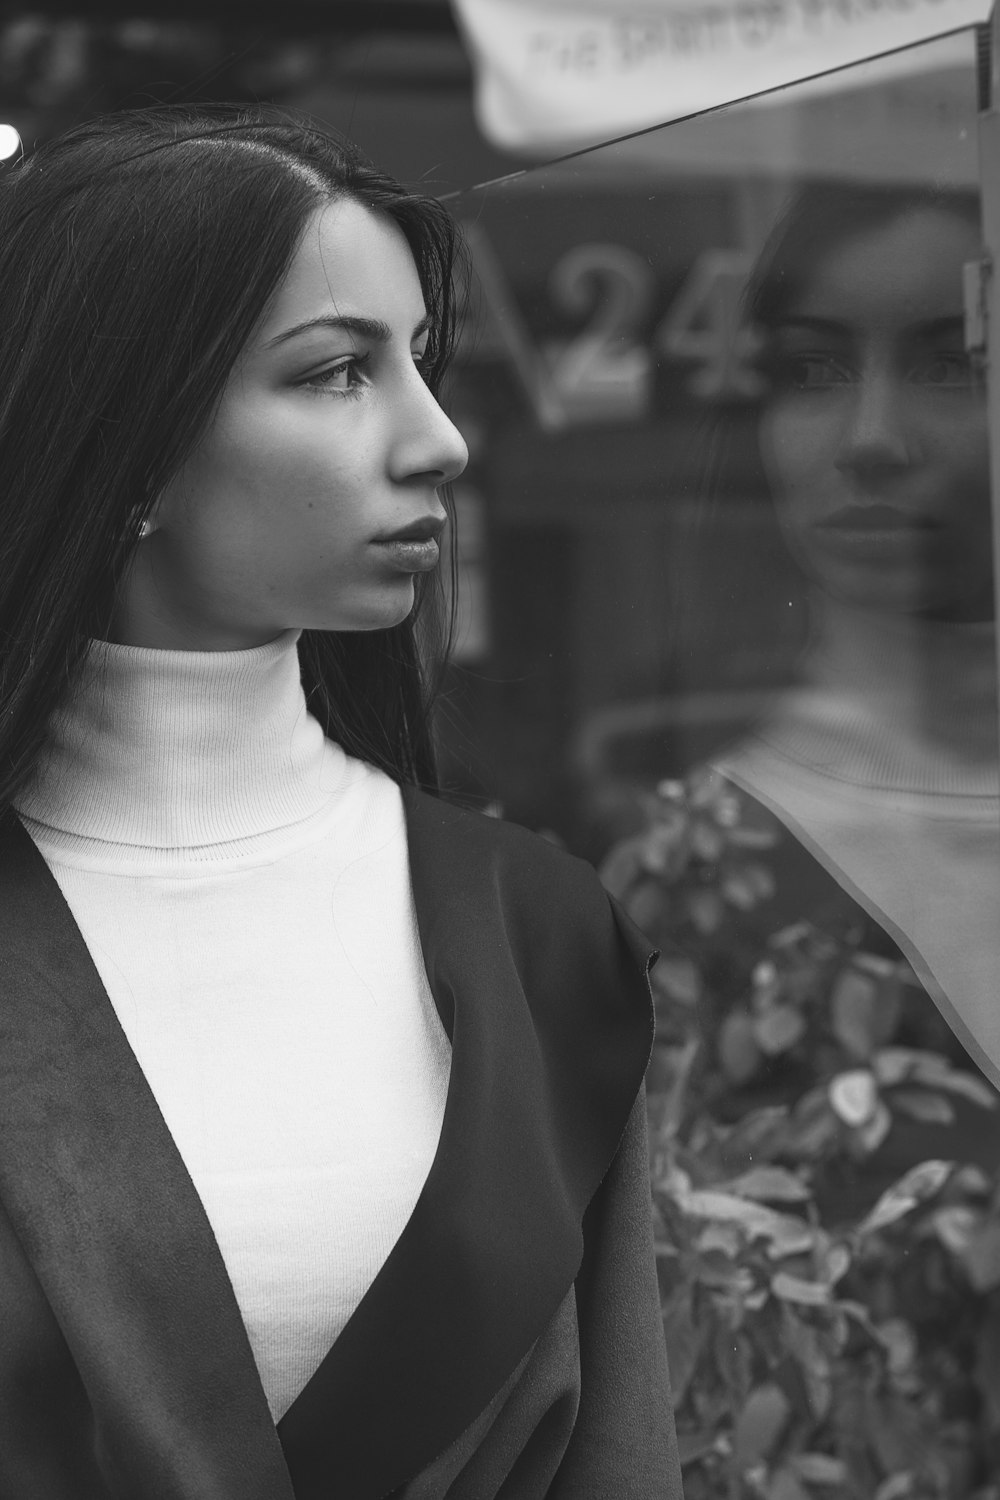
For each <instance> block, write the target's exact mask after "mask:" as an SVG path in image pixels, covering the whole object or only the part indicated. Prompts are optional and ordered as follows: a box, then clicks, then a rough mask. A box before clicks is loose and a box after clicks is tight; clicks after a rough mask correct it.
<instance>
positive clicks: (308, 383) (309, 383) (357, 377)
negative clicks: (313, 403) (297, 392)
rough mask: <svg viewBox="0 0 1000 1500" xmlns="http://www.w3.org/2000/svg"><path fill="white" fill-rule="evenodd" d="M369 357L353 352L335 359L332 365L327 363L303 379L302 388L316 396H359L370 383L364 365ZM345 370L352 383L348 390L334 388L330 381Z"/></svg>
mask: <svg viewBox="0 0 1000 1500" xmlns="http://www.w3.org/2000/svg"><path fill="white" fill-rule="evenodd" d="M369 357H370V356H369V355H367V354H352V355H350V356H348V357H347V358H344V359H338V360H335V361H334V363H333V364H332V365H327V367H326V369H325V370H317V371H316V374H315V375H310V376H309V377H308V378H307V379H306V380H303V381H302V382H301V386H302V389H303V390H305V391H311V392H312V394H313V395H314V396H338V397H342V398H343V397H355V396H359V395H360V394H361V391H362V390H363V389H364V387H365V386H366V385H367V383H368V382H367V380H366V379H365V378H364V367H365V365H366V364H367V363H368V360H369ZM345 372H346V373H347V374H349V375H350V377H351V384H350V385H349V386H348V387H347V389H346V390H342V391H340V390H334V389H333V387H332V386H331V385H330V383H329V382H330V381H331V380H335V379H336V377H337V376H338V375H343V374H344V373H345Z"/></svg>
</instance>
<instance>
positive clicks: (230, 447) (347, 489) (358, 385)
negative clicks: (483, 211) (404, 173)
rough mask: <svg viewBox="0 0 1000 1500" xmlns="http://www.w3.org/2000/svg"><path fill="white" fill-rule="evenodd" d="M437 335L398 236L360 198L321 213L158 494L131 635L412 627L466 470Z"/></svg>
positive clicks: (266, 634) (135, 586) (176, 642)
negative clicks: (453, 489) (448, 508)
mask: <svg viewBox="0 0 1000 1500" xmlns="http://www.w3.org/2000/svg"><path fill="white" fill-rule="evenodd" d="M427 338H428V333H427V310H426V308H425V305H424V298H423V293H422V290H421V285H420V279H419V276H418V274H417V269H416V266H415V263H414V260H413V256H412V254H411V252H410V249H409V246H408V245H407V243H406V239H405V237H404V236H403V234H402V231H401V230H400V229H399V227H398V226H397V225H396V224H395V223H394V222H393V221H392V220H390V219H389V218H387V217H385V216H384V215H381V214H378V213H375V212H372V211H371V210H369V209H368V208H366V207H364V206H363V205H361V204H359V203H357V202H354V201H353V200H350V199H341V200H338V201H337V202H335V203H333V204H332V205H330V206H329V207H326V208H324V209H322V210H319V211H317V212H316V213H315V214H314V215H313V216H312V218H311V219H310V220H309V221H308V223H307V226H306V230H305V233H304V235H303V238H302V241H301V244H300V246H299V249H298V251H297V252H296V254H295V256H294V258H293V260H292V262H291V265H290V267H289V270H288V272H287V274H286V276H285V278H284V281H283V282H282V283H281V285H280V286H279V288H278V291H277V293H276V295H275V297H274V298H273V300H272V303H271V305H270V307H269V309H268V311H267V312H266V314H265V316H264V318H263V319H262V321H261V323H260V325H259V327H258V328H257V329H256V331H255V333H254V334H253V335H252V336H251V338H250V340H249V342H248V345H247V347H246V349H245V350H244V351H243V354H242V356H241V358H240V360H239V361H238V362H237V365H236V367H235V368H234V370H233V371H232V373H231V376H230V378H229V381H228V384H227V386H226V389H225V391H224V394H223V397H222V401H221V404H220V406H219V409H218V412H217V415H216V417H215V419H214V421H213V423H212V425H211V427H210V429H209V430H208V432H207V433H206V435H205V436H204V438H203V439H202V441H201V442H200V444H199V445H198V447H197V448H196V450H195V452H194V453H193V454H192V456H191V458H190V459H189V460H188V462H187V463H186V464H185V465H184V467H183V468H182V470H181V471H180V473H179V474H177V475H176V476H175V478H174V479H173V480H172V481H171V483H170V484H169V485H168V486H167V488H166V490H165V491H164V492H163V494H162V495H161V497H160V499H159V502H158V504H157V506H156V509H155V511H154V513H153V517H152V519H153V523H154V526H155V528H156V529H155V530H154V532H153V533H152V535H151V536H149V537H148V538H147V539H146V540H144V541H143V542H141V543H140V545H139V548H138V551H137V554H136V558H135V563H134V566H133V568H132V571H131V574H130V576H129V578H128V579H127V581H126V584H125V588H124V590H123V594H122V599H121V609H120V611H119V614H118V617H117V619H116V622H115V627H114V633H115V635H116V638H117V639H118V640H120V641H122V642H124V643H126V644H133V645H144V646H154V647H166V648H170V647H173V648H180V649H189V650H227V649H242V648H245V647H250V646H256V645H262V644H264V643H265V642H267V641H269V640H273V639H274V638H275V636H277V635H278V634H280V633H281V632H282V631H283V630H286V629H293V628H304V629H315V630H370V629H378V628H382V627H386V626H391V625H395V624H398V623H399V622H400V621H401V620H403V619H404V618H405V617H406V615H407V614H408V613H409V611H410V609H411V608H412V606H413V598H414V592H413V588H414V582H413V581H414V575H415V574H416V573H418V572H423V571H426V570H427V569H429V568H432V567H433V566H434V565H435V563H436V562H437V543H436V537H437V536H438V534H439V533H440V530H441V528H442V526H443V524H444V521H445V511H444V508H443V507H442V505H441V501H440V499H439V498H438V494H437V489H438V486H440V485H441V484H442V483H444V482H445V481H446V480H448V479H451V478H453V477H454V476H455V475H456V474H459V473H460V472H461V470H462V468H463V467H464V465H465V461H466V449H465V444H464V442H463V441H462V438H461V436H460V434H459V433H458V431H457V430H456V429H455V427H454V426H453V425H452V423H451V422H450V421H449V420H448V418H447V417H446V416H445V414H444V412H443V411H442V410H441V408H440V407H439V406H438V404H437V401H436V400H435V398H434V397H433V395H432V394H431V392H430V391H429V389H428V387H427V385H426V384H425V381H424V379H423V376H422V375H421V372H420V361H421V358H422V356H423V353H424V350H425V348H426V345H427Z"/></svg>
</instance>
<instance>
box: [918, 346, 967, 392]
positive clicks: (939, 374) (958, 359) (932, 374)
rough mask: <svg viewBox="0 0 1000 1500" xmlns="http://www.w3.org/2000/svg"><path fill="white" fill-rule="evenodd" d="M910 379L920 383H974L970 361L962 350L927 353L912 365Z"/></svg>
mask: <svg viewBox="0 0 1000 1500" xmlns="http://www.w3.org/2000/svg"><path fill="white" fill-rule="evenodd" d="M910 379H911V380H915V381H918V382H919V383H920V384H921V385H947V386H960V387H968V386H970V385H974V384H975V383H976V376H975V372H974V371H973V368H972V362H971V360H970V359H969V356H968V355H967V354H965V353H964V352H962V353H956V352H951V353H947V354H929V355H927V357H926V358H925V359H923V360H921V361H920V362H919V363H918V364H916V365H915V366H914V367H913V369H912V371H911V372H910Z"/></svg>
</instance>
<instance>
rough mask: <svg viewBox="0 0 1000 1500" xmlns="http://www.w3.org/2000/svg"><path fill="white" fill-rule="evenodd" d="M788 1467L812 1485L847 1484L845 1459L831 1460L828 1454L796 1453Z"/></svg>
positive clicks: (789, 1461)
mask: <svg viewBox="0 0 1000 1500" xmlns="http://www.w3.org/2000/svg"><path fill="white" fill-rule="evenodd" d="M788 1467H789V1468H790V1469H791V1470H792V1471H793V1473H795V1474H797V1475H798V1477H799V1478H800V1479H807V1480H808V1481H809V1483H810V1484H846V1483H847V1477H848V1475H847V1465H846V1464H845V1463H844V1461H843V1459H840V1458H831V1457H830V1456H829V1454H827V1453H796V1454H795V1456H794V1457H793V1458H790V1459H789V1460H788Z"/></svg>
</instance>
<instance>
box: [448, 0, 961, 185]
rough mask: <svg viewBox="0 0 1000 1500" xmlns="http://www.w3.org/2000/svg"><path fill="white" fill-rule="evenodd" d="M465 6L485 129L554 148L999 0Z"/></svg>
mask: <svg viewBox="0 0 1000 1500" xmlns="http://www.w3.org/2000/svg"><path fill="white" fill-rule="evenodd" d="M454 5H455V9H456V11H457V13H458V17H459V20H460V22H461V24H462V27H463V30H464V33H465V37H466V41H467V45H468V47H469V51H470V53H471V55H472V59H473V64H474V66H475V68H476V72H477V84H476V108H477V114H478V118H479V123H480V127H481V129H482V130H483V133H484V134H485V135H486V136H487V138H488V139H489V140H491V141H492V142H493V143H494V144H496V145H498V146H500V147H502V148H504V149H507V150H511V151H516V152H520V153H525V154H536V153H537V154H539V155H542V156H545V155H553V154H556V153H558V152H561V151H571V150H575V149H577V148H579V147H582V146H587V145H593V144H596V143H597V142H599V141H602V140H609V139H611V138H613V137H615V136H619V135H625V134H628V133H629V132H630V131H635V130H642V129H644V128H646V127H647V126H651V125H658V124H661V123H663V122H665V121H667V120H674V119H678V118H679V117H681V116H684V115H688V114H693V113H695V112H697V111H699V110H704V109H709V108H711V107H713V106H715V105H719V104H726V103H729V102H731V101H732V100H734V99H740V98H744V97H746V96H747V95H749V94H754V93H759V92H760V91H762V90H764V89H771V88H778V87H780V86H781V85H783V84H787V83H790V82H792V81H793V80H795V79H801V78H807V77H810V76H812V75H813V74H816V73H821V72H826V71H827V70H829V69H833V68H840V67H844V66H846V65H849V64H851V63H857V62H860V61H862V60H863V59H865V58H870V57H874V56H877V55H879V54H881V53H886V52H890V51H893V50H895V49H897V48H901V47H907V46H910V45H912V44H913V43H916V42H921V41H925V40H927V39H929V38H931V37H935V36H941V35H944V34H945V33H947V32H949V31H954V30H958V29H959V28H962V27H971V26H972V25H974V24H975V23H977V22H983V21H985V20H986V19H987V17H988V15H989V9H990V7H989V0H639V3H637V0H454ZM900 61H902V63H903V66H904V67H905V59H901V60H900ZM898 67H899V64H898V63H897V64H896V70H897V71H898ZM848 80H849V75H848V78H847V79H845V83H846V82H847V81H848Z"/></svg>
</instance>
